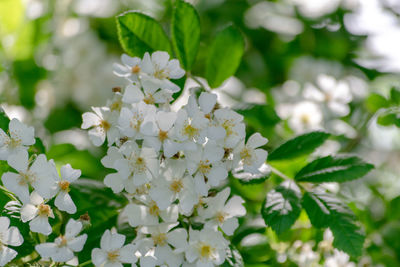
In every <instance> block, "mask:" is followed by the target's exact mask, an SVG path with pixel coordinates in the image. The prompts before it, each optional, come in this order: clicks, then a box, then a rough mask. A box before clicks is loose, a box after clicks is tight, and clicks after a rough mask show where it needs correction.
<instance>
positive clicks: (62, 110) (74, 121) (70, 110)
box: [44, 103, 82, 133]
mask: <svg viewBox="0 0 400 267" xmlns="http://www.w3.org/2000/svg"><path fill="white" fill-rule="evenodd" d="M65 114H68V116H65ZM60 121H62V122H63V123H60ZM81 123H82V115H81V112H80V111H79V110H78V109H77V108H76V107H75V106H74V104H72V103H68V104H67V105H65V106H64V107H57V108H55V109H53V110H52V111H51V112H50V114H49V116H48V117H47V120H46V121H45V123H44V126H46V128H47V130H49V131H50V133H55V132H58V131H63V130H67V129H70V128H73V127H77V128H80V125H81Z"/></svg>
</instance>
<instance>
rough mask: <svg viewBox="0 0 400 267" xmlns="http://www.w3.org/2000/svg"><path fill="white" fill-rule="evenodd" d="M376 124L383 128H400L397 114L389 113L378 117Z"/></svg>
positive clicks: (399, 119) (399, 118)
mask: <svg viewBox="0 0 400 267" xmlns="http://www.w3.org/2000/svg"><path fill="white" fill-rule="evenodd" d="M377 122H378V124H380V125H383V126H390V125H396V126H397V127H400V117H399V115H398V112H389V111H387V113H384V114H382V115H380V116H379V117H378V119H377Z"/></svg>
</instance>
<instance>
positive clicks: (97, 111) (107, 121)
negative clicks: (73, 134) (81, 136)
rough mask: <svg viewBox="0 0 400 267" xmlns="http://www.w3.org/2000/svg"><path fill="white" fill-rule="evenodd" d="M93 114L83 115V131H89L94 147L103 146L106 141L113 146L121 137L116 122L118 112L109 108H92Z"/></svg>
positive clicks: (86, 113)
mask: <svg viewBox="0 0 400 267" xmlns="http://www.w3.org/2000/svg"><path fill="white" fill-rule="evenodd" d="M92 110H93V111H94V113H93V112H85V113H84V114H83V115H82V120H83V122H82V125H81V127H82V129H89V128H90V130H89V139H90V140H91V141H92V143H93V145H95V146H101V145H102V144H103V143H104V141H105V140H106V136H107V142H108V145H109V146H111V145H112V144H113V143H114V142H115V141H117V139H119V137H120V133H119V130H118V128H117V127H116V122H117V119H118V112H112V111H111V110H110V109H109V108H108V107H102V108H97V107H92Z"/></svg>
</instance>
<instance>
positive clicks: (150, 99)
mask: <svg viewBox="0 0 400 267" xmlns="http://www.w3.org/2000/svg"><path fill="white" fill-rule="evenodd" d="M143 102H144V103H146V104H147V105H152V104H154V103H155V102H156V100H155V99H154V96H153V95H152V94H149V95H147V96H146V97H145V98H143Z"/></svg>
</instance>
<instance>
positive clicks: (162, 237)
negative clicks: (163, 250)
mask: <svg viewBox="0 0 400 267" xmlns="http://www.w3.org/2000/svg"><path fill="white" fill-rule="evenodd" d="M151 238H152V239H153V242H154V245H155V246H164V245H166V244H167V242H166V240H167V235H166V234H164V233H160V234H157V235H153V236H152V237H151Z"/></svg>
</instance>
